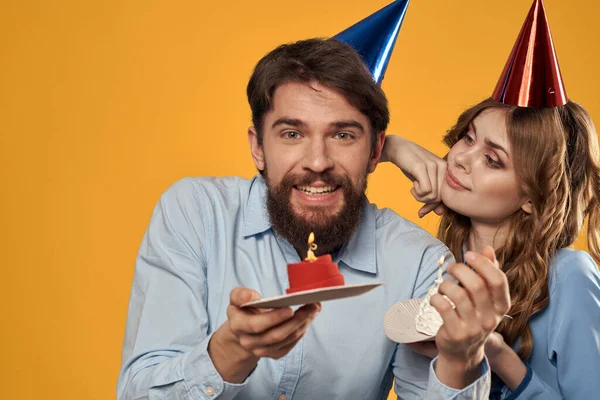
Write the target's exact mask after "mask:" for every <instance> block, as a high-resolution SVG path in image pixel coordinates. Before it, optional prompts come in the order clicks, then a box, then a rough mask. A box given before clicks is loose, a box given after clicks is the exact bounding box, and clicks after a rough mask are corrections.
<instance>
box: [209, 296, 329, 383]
mask: <svg viewBox="0 0 600 400" xmlns="http://www.w3.org/2000/svg"><path fill="white" fill-rule="evenodd" d="M260 298H261V297H260V294H258V293H257V292H256V291H254V290H252V289H247V288H242V287H238V288H235V289H233V290H232V291H231V294H230V304H229V306H228V308H227V318H228V319H227V321H226V322H225V323H224V324H223V325H221V327H219V329H217V331H216V332H215V333H214V335H213V337H212V338H211V341H210V342H209V344H208V353H209V355H210V357H211V360H212V361H213V364H214V365H215V368H216V369H217V371H218V372H219V374H220V375H221V377H222V378H223V379H224V380H225V381H226V382H229V383H241V382H243V381H244V380H245V379H246V377H247V376H248V375H249V374H250V372H252V370H253V369H254V368H255V367H256V364H257V363H258V360H259V359H260V358H262V357H268V358H274V359H279V358H281V357H283V356H284V355H286V354H287V353H288V352H289V351H290V350H292V348H293V347H294V346H295V345H296V344H297V343H298V342H299V341H300V339H301V338H302V337H303V336H304V334H305V333H306V330H307V329H308V327H309V326H310V323H311V322H312V321H313V319H314V318H315V317H316V315H317V314H318V313H319V311H321V303H316V304H307V305H305V306H303V307H301V308H299V309H298V310H296V312H294V311H292V309H291V308H279V309H274V310H268V311H266V310H262V309H257V308H252V307H247V308H243V309H242V308H240V306H241V305H242V304H245V303H247V302H249V301H253V300H259V299H260Z"/></svg>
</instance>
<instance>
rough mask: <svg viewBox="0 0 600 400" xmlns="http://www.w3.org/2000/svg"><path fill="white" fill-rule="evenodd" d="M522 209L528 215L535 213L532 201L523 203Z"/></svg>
mask: <svg viewBox="0 0 600 400" xmlns="http://www.w3.org/2000/svg"><path fill="white" fill-rule="evenodd" d="M521 209H522V210H523V211H525V212H526V213H527V214H531V213H532V212H533V203H532V202H531V200H527V201H526V202H525V203H523V205H522V206H521Z"/></svg>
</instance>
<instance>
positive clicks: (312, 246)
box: [304, 232, 317, 261]
mask: <svg viewBox="0 0 600 400" xmlns="http://www.w3.org/2000/svg"><path fill="white" fill-rule="evenodd" d="M316 249H317V244H316V243H315V234H314V233H313V232H311V233H310V235H308V251H307V252H306V258H305V259H304V261H317V257H315V253H314V251H315V250H316Z"/></svg>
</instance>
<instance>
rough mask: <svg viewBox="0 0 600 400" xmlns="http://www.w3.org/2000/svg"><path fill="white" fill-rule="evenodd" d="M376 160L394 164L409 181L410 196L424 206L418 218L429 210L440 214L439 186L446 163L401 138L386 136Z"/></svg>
mask: <svg viewBox="0 0 600 400" xmlns="http://www.w3.org/2000/svg"><path fill="white" fill-rule="evenodd" d="M380 161H381V162H387V161H389V162H391V163H392V164H394V165H396V166H397V167H398V168H400V170H401V171H402V173H403V174H404V175H405V176H406V177H407V178H408V179H410V180H411V181H412V182H413V188H412V189H411V190H410V193H411V194H412V195H413V197H414V198H415V199H416V200H417V201H419V202H421V203H425V205H424V206H423V207H421V209H420V210H419V218H422V217H424V216H425V215H427V214H428V213H429V212H431V211H433V212H435V213H436V214H438V215H442V214H443V213H444V210H445V208H444V205H443V204H442V197H441V187H442V183H443V182H444V179H445V177H446V160H444V159H442V158H439V157H438V156H436V155H435V154H433V153H431V152H430V151H428V150H426V149H424V148H423V147H421V146H419V145H418V144H416V143H413V142H411V141H410V140H407V139H404V138H403V137H401V136H397V135H387V136H386V138H385V145H384V147H383V154H382V156H381V160H380Z"/></svg>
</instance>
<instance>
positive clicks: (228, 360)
mask: <svg viewBox="0 0 600 400" xmlns="http://www.w3.org/2000/svg"><path fill="white" fill-rule="evenodd" d="M248 100H249V103H250V107H251V109H252V119H253V127H251V128H250V129H249V131H248V139H249V142H250V147H251V152H252V157H253V159H254V162H255V164H256V167H257V168H258V170H259V171H260V175H258V176H256V177H255V178H254V179H252V180H249V181H248V180H244V179H241V178H221V179H215V178H196V179H186V180H182V181H180V182H178V183H176V184H175V185H173V186H172V187H171V188H169V189H168V190H167V191H166V192H165V194H164V195H163V196H162V198H161V200H160V202H159V204H158V205H157V207H156V209H155V211H154V214H153V216H152V220H151V222H150V226H149V228H148V231H147V233H146V236H145V237H144V240H143V243H142V246H141V249H140V252H139V256H138V259H137V264H136V272H135V277H134V282H133V287H132V293H131V301H130V306H129V315H128V319H127V330H126V335H125V343H124V348H123V368H122V370H121V374H120V377H119V384H118V397H119V398H120V399H141V398H150V399H153V398H169V399H171V398H173V399H175V398H177V399H212V398H218V399H232V398H236V399H265V398H270V399H273V398H278V399H280V400H284V399H291V398H297V399H331V398H344V399H384V398H386V397H387V393H388V392H389V390H390V388H391V385H392V376H393V375H394V376H395V378H396V391H397V393H398V395H399V397H401V398H422V397H425V396H426V395H427V396H428V398H475V397H477V398H487V394H488V391H489V372H488V368H487V364H486V362H485V360H484V357H483V344H484V342H485V339H486V338H487V336H488V335H489V333H490V332H491V331H493V329H494V328H495V326H496V324H497V323H498V321H499V320H500V318H501V317H502V315H504V313H505V312H506V310H507V308H506V307H508V306H507V305H503V306H502V307H500V309H499V311H497V312H496V315H493V316H492V315H490V316H489V317H490V318H491V319H490V318H488V319H487V320H486V323H485V324H484V323H483V322H481V321H475V322H476V323H475V322H473V321H472V320H471V321H467V320H466V319H465V318H466V315H467V312H463V311H464V310H470V311H469V313H470V315H471V314H472V315H475V314H476V313H475V311H476V310H477V307H478V306H479V304H478V302H477V301H471V300H470V299H472V298H474V297H476V296H474V295H473V294H474V293H475V292H474V289H473V288H474V287H475V286H476V287H477V290H486V289H485V287H486V282H487V279H488V277H489V276H490V274H491V275H493V274H498V273H499V272H498V270H497V269H495V267H494V266H493V265H492V263H491V262H490V261H489V260H487V259H485V258H484V257H480V258H478V259H477V260H475V261H473V262H472V265H474V267H475V268H476V269H477V270H478V272H479V271H480V270H481V271H483V272H482V277H483V278H482V279H480V280H479V281H461V283H463V286H464V290H463V289H460V290H463V292H464V293H461V296H457V297H455V298H453V297H452V296H450V297H451V298H453V300H456V301H455V303H456V309H455V310H454V309H452V307H450V306H449V303H446V305H447V307H445V308H444V309H441V310H440V311H441V312H442V316H443V317H444V321H445V324H446V325H447V326H448V327H449V328H450V327H452V328H453V329H446V331H451V332H455V333H456V335H454V336H452V335H442V336H443V337H439V338H438V339H436V340H437V345H438V349H439V354H440V355H439V357H438V358H437V359H436V361H434V362H432V363H431V362H430V360H429V359H427V358H425V357H423V356H421V355H418V354H416V353H414V352H412V351H411V350H410V349H408V348H407V347H405V346H402V345H397V344H395V343H393V342H392V341H390V340H389V339H387V338H386V337H385V335H384V333H383V328H382V321H383V317H384V314H385V312H386V311H387V310H388V308H389V307H390V306H391V305H392V304H394V303H395V302H397V301H399V300H403V299H407V298H413V297H422V296H424V295H425V293H426V292H427V289H428V288H429V286H430V285H431V284H432V283H433V280H434V279H435V274H436V270H437V261H438V259H439V258H440V257H441V256H442V255H446V256H449V253H448V250H447V248H446V247H444V246H443V245H442V244H441V243H440V242H438V241H437V240H436V239H434V238H433V237H431V236H430V235H429V234H427V233H426V232H425V231H423V230H421V229H420V228H418V227H417V226H415V225H413V224H412V223H410V222H408V221H406V220H404V219H403V218H401V217H400V216H398V215H397V214H395V213H394V212H392V211H390V210H387V209H383V210H379V209H377V207H376V206H375V205H373V204H370V203H369V202H368V201H367V199H366V197H365V190H366V184H367V176H368V174H369V173H372V172H373V171H374V170H375V167H376V165H377V163H378V161H379V158H380V155H381V151H382V147H383V144H384V137H385V129H386V127H387V124H388V120H389V112H388V107H387V100H386V98H385V95H384V94H383V92H382V91H381V89H380V88H379V86H377V85H376V84H375V83H374V82H373V79H372V78H371V76H370V75H369V73H368V71H367V69H366V68H365V66H364V64H363V63H362V61H361V58H360V57H359V56H358V54H357V53H356V52H355V51H354V50H352V48H350V47H349V46H348V45H346V44H343V43H341V42H339V41H337V40H318V39H310V40H305V41H301V42H297V43H294V44H288V45H283V46H280V47H278V48H277V49H275V50H273V51H272V52H270V53H269V54H267V55H266V56H265V57H264V58H263V59H262V60H261V61H260V62H259V63H258V64H257V66H256V68H255V70H254V73H253V75H252V77H251V78H250V82H249V84H248ZM310 232H315V237H316V240H317V242H318V244H319V247H318V249H317V253H318V254H324V253H332V255H333V257H334V261H336V262H338V264H339V266H340V272H341V273H342V274H343V275H344V279H345V282H346V284H354V283H369V282H377V281H384V282H386V286H384V287H380V288H377V289H374V290H373V291H371V292H369V293H367V294H364V295H362V296H358V297H354V298H348V299H341V300H336V301H331V302H328V303H326V304H324V305H321V304H309V305H305V306H303V307H300V308H299V309H297V310H296V311H292V310H291V309H289V308H284V309H276V310H270V311H261V310H258V309H252V308H250V309H245V308H240V306H241V305H242V304H244V303H246V302H248V301H251V300H255V299H258V298H260V297H261V296H263V297H271V296H275V295H281V294H282V293H284V291H285V289H286V288H287V287H288V282H287V274H286V264H288V263H295V262H299V261H300V259H301V258H304V256H305V255H306V250H307V243H306V240H307V238H308V234H309V233H310ZM454 267H456V268H455V269H460V268H467V267H466V266H464V265H462V264H457V265H455V266H453V268H454ZM500 274H501V273H500ZM495 277H497V276H495ZM482 285H483V286H482ZM482 287H483V289H482ZM259 293H260V294H259ZM506 293H507V290H506V287H505V286H504V287H500V288H498V289H497V290H495V292H494V293H492V295H493V296H496V298H499V299H500V300H501V301H506V302H507V303H508V299H507V298H506V297H507V294H506ZM467 294H468V296H467ZM470 296H471V297H470ZM503 296H504V297H503ZM504 308H506V310H505V309H504ZM492 317H493V318H492ZM480 319H481V318H480ZM490 321H492V322H493V324H490ZM467 322H468V323H467ZM492 325H493V326H492ZM466 326H468V328H469V330H468V331H466ZM450 336H452V337H450ZM461 339H465V340H461Z"/></svg>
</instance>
